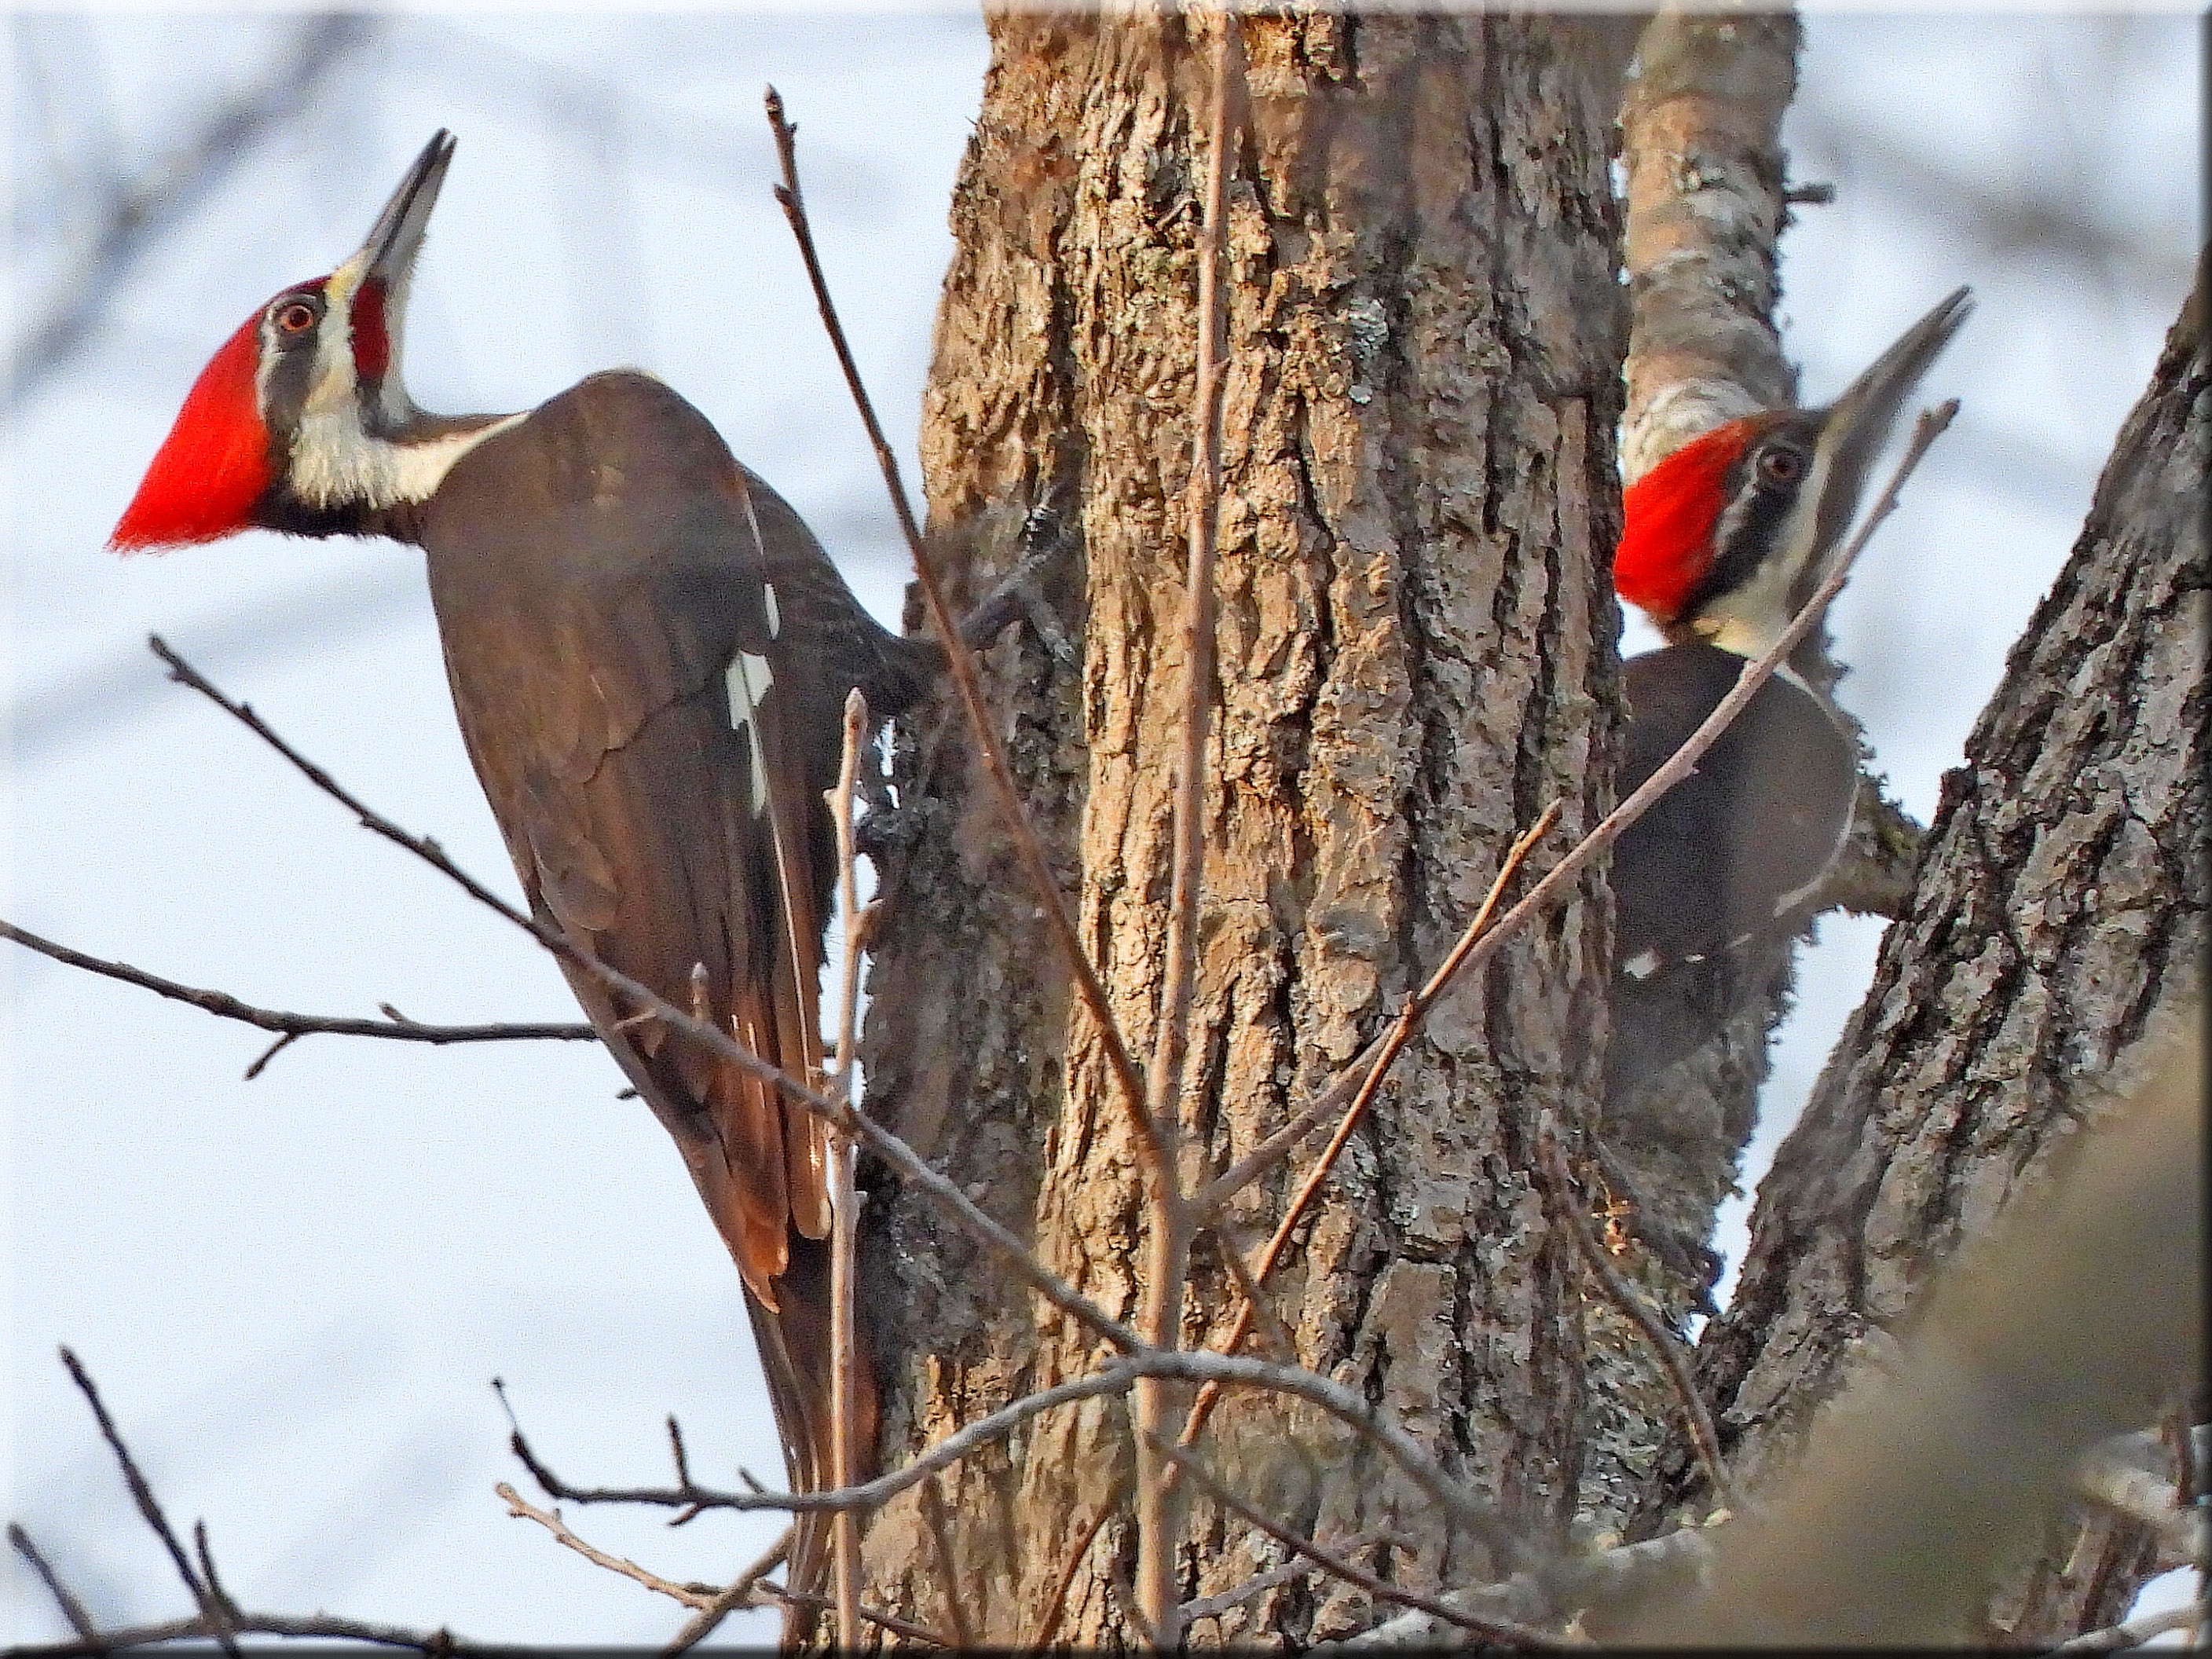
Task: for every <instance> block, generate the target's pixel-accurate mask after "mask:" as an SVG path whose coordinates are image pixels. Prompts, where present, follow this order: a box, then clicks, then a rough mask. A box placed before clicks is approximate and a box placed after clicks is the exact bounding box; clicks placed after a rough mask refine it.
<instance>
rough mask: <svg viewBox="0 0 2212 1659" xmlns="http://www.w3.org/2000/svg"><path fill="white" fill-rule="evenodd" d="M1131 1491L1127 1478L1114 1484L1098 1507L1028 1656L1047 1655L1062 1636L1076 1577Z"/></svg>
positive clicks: (1054, 1589) (1054, 1590) (1055, 1589)
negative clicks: (1054, 1639) (1056, 1637)
mask: <svg viewBox="0 0 2212 1659" xmlns="http://www.w3.org/2000/svg"><path fill="white" fill-rule="evenodd" d="M1128 1487H1129V1483H1128V1478H1127V1476H1126V1475H1125V1476H1124V1477H1123V1478H1122V1479H1121V1480H1117V1481H1115V1483H1114V1490H1113V1491H1111V1492H1109V1493H1107V1494H1106V1498H1105V1500H1104V1501H1103V1503H1101V1504H1099V1505H1098V1513H1097V1514H1096V1515H1094V1516H1091V1524H1090V1525H1089V1526H1087V1527H1085V1528H1084V1529H1083V1535H1082V1536H1081V1537H1080V1538H1079V1539H1077V1540H1076V1541H1075V1547H1074V1548H1073V1549H1072V1550H1070V1551H1069V1552H1068V1553H1067V1560H1066V1564H1065V1565H1062V1566H1061V1568H1060V1577H1059V1578H1057V1579H1056V1580H1054V1583H1053V1587H1052V1596H1051V1599H1049V1600H1048V1601H1046V1602H1045V1604H1044V1616H1043V1617H1042V1619H1040V1620H1038V1621H1037V1633H1036V1639H1035V1640H1033V1641H1031V1642H1029V1643H1027V1644H1024V1647H1023V1649H1022V1652H1023V1653H1024V1655H1026V1656H1035V1655H1036V1654H1041V1653H1042V1652H1044V1651H1045V1650H1047V1649H1048V1648H1049V1647H1050V1646H1051V1645H1052V1638H1054V1637H1055V1636H1057V1635H1059V1634H1060V1618H1061V1616H1062V1615H1063V1614H1064V1613H1066V1611H1067V1592H1068V1591H1069V1590H1070V1589H1073V1588H1074V1585H1075V1575H1076V1573H1077V1572H1078V1571H1079V1570H1080V1569H1081V1567H1082V1565H1083V1558H1084V1557H1085V1556H1086V1555H1088V1554H1090V1553H1091V1546H1092V1545H1093V1544H1095V1543H1097V1541H1098V1534H1100V1533H1102V1532H1103V1531H1104V1530H1105V1529H1106V1523H1107V1522H1108V1521H1109V1520H1111V1519H1112V1518H1113V1515H1114V1511H1115V1510H1118V1509H1120V1508H1121V1500H1122V1498H1124V1497H1125V1496H1127V1492H1128Z"/></svg>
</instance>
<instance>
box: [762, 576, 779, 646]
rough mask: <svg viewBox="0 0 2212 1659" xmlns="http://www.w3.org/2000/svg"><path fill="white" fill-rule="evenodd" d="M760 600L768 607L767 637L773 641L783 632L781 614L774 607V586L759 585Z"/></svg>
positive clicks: (766, 583)
mask: <svg viewBox="0 0 2212 1659" xmlns="http://www.w3.org/2000/svg"><path fill="white" fill-rule="evenodd" d="M761 599H762V602H763V604H765V605H767V606H768V636H769V638H770V639H775V638H777V637H778V636H779V635H781V634H782V632H783V613H782V612H781V611H779V610H777V609H776V606H775V583H774V582H763V583H762V584H761Z"/></svg>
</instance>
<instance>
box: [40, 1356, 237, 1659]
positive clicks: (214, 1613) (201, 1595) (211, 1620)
mask: <svg viewBox="0 0 2212 1659" xmlns="http://www.w3.org/2000/svg"><path fill="white" fill-rule="evenodd" d="M61 1356H62V1364H63V1365H64V1367H65V1368H66V1369H67V1370H68V1371H69V1374H70V1381H71V1382H72V1383H76V1387H77V1392H78V1393H79V1394H82V1395H83V1396H84V1400H85V1403H86V1404H87V1405H88V1406H90V1407H92V1414H93V1416H94V1419H97V1421H98V1422H99V1424H100V1437H101V1438H102V1439H104V1440H106V1442H107V1445H108V1449H109V1450H111V1451H112V1452H113V1453H114V1454H115V1461H116V1462H117V1463H118V1465H120V1466H121V1468H122V1470H123V1480H124V1484H125V1486H129V1487H130V1488H131V1501H132V1502H133V1503H135V1504H137V1506H138V1513H139V1514H140V1515H141V1516H144V1517H145V1521H146V1524H147V1525H148V1526H149V1527H150V1528H153V1530H154V1535H155V1537H156V1538H158V1539H160V1540H161V1547H163V1548H164V1549H166V1550H167V1551H168V1552H169V1559H170V1560H171V1561H173V1562H174V1563H175V1564H176V1568H177V1576H178V1577H179V1578H181V1579H183V1580H184V1581H185V1589H188V1590H190V1591H191V1595H192V1600H193V1601H195V1602H197V1604H198V1606H199V1610H200V1618H201V1620H203V1621H204V1624H205V1625H206V1626H207V1632H206V1633H207V1634H209V1635H210V1636H212V1637H213V1638H215V1640H216V1644H217V1645H218V1646H220V1647H221V1648H222V1650H223V1651H224V1652H225V1653H227V1654H228V1655H230V1656H231V1659H239V1650H238V1642H237V1639H236V1638H235V1637H234V1635H233V1633H232V1632H231V1628H230V1619H229V1610H228V1608H226V1607H224V1606H223V1603H222V1598H220V1597H219V1596H217V1595H216V1594H215V1593H214V1592H213V1591H212V1590H210V1589H209V1587H208V1585H207V1583H205V1582H204V1581H203V1580H202V1579H201V1577H200V1576H199V1574H198V1573H197V1572H196V1571H193V1570H192V1564H191V1558H190V1557H188V1556H187V1555H185V1547H184V1546H183V1545H182V1544H181V1543H179V1542H178V1541H177V1534H175V1532H173V1530H172V1529H171V1528H170V1526H169V1517H168V1516H166V1515H164V1514H162V1513H161V1503H160V1502H159V1500H157V1499H156V1498H155V1496H154V1489H153V1487H152V1486H149V1485H148V1484H147V1481H146V1477H145V1476H144V1475H143V1474H141V1473H140V1472H139V1469H138V1464H137V1460H136V1459H135V1458H133V1457H132V1456H131V1448H130V1447H128V1446H126V1445H125V1444H124V1443H123V1435H122V1432H121V1431H119V1430H118V1429H117V1428H116V1426H115V1419H113V1418H112V1417H110V1416H109V1415H108V1414H107V1407H106V1404H105V1402H103V1401H101V1399H100V1390H99V1389H98V1388H96V1387H95V1386H94V1383H93V1380H92V1376H91V1374H90V1373H88V1371H87V1370H85V1368H84V1366H83V1365H82V1364H81V1363H80V1362H79V1361H78V1359H77V1357H76V1355H75V1354H74V1353H72V1352H70V1351H69V1349H67V1348H64V1349H62V1350H61Z"/></svg>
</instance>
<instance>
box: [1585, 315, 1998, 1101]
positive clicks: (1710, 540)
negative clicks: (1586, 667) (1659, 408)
mask: <svg viewBox="0 0 2212 1659" xmlns="http://www.w3.org/2000/svg"><path fill="white" fill-rule="evenodd" d="M1968 308H1969V302H1968V299H1967V295H1966V290H1965V289H1960V290H1959V291H1958V292H1957V293H1955V294H1953V295H1950V296H1949V297H1948V299H1946V300H1945V301H1943V302H1942V304H1940V305H1938V306H1937V307H1936V308H1935V309H1934V310H1933V311H1931V312H1929V314H1928V315H1927V316H1925V317H1923V319H1921V320H1920V321H1919V322H1918V323H1917V324H1915V325H1913V326H1912V328H1911V329H1910V330H1908V331H1906V333H1905V335H1904V336H1903V337H1901V338H1900V339H1899V341H1898V342H1897V343H1895V344H1894V345H1893V346H1892V347H1891V348H1890V349H1888V350H1887V352H1885V353H1883V354H1882V356H1881V358H1880V359H1879V360H1878V361H1877V362H1875V364H1874V365H1873V367H1871V368H1869V369H1868V370H1867V371H1866V373H1865V374H1862V375H1861V376H1860V377H1859V378H1858V379H1857V380H1855V381H1854V382H1853V383H1852V384H1851V386H1850V388H1849V389H1848V390H1846V391H1845V392H1844V394H1843V396H1842V397H1840V398H1838V399H1837V400H1836V402H1835V403H1834V404H1831V405H1830V406H1829V407H1828V408H1826V409H1823V410H1774V411H1770V412H1768V413H1765V414H1761V415H1755V416H1750V417H1748V418H1747V419H1744V420H1741V421H1735V422H1729V424H1728V425H1725V426H1723V427H1721V428H1717V429H1716V430H1714V431H1712V432H1709V433H1706V434H1705V435H1703V436H1701V437H1699V438H1697V439H1694V440H1692V441H1691V442H1690V443H1688V444H1686V445H1684V446H1683V447H1681V448H1680V449H1678V450H1676V451H1675V452H1674V453H1672V454H1670V455H1668V457H1667V458H1666V459H1664V460H1662V461H1661V462H1660V463H1659V465H1657V466H1656V467H1654V468H1652V469H1651V471H1650V472H1648V473H1646V474H1645V475H1644V477H1642V478H1640V479H1639V480H1638V481H1637V483H1635V484H1634V485H1633V486H1632V488H1631V489H1629V490H1628V491H1627V493H1626V496H1625V497H1624V500H1623V529H1622V534H1621V539H1620V550H1619V551H1618V553H1617V554H1616V556H1615V559H1614V580H1615V584H1616V586H1618V587H1619V589H1620V595H1621V597H1622V598H1623V599H1627V600H1628V601H1630V602H1631V603H1632V604H1635V605H1639V606H1641V607H1642V608H1643V609H1644V610H1645V611H1648V612H1649V613H1650V616H1651V617H1652V619H1653V621H1654V622H1656V623H1657V624H1658V625H1659V627H1660V629H1662V632H1664V633H1665V635H1667V638H1668V644H1667V645H1666V647H1664V648H1662V649H1661V650H1658V651H1654V652H1649V653H1644V655H1641V656H1638V657H1634V658H1632V659H1629V661H1628V662H1627V663H1626V664H1625V665H1623V678H1624V679H1625V682H1626V692H1627V701H1628V714H1629V726H1628V729H1627V732H1626V740H1625V743H1624V745H1623V754H1622V757H1621V764H1620V772H1619V775H1618V787H1619V790H1620V793H1623V794H1626V793H1627V792H1628V791H1630V790H1632V789H1633V788H1635V787H1638V785H1640V784H1641V783H1642V782H1643V781H1644V780H1645V779H1647V778H1649V777H1650V775H1651V774H1652V773H1653V772H1655V771H1656V770H1657V769H1658V768H1659V767H1660V766H1661V765H1662V763H1664V762H1665V761H1666V760H1667V758H1668V757H1669V756H1671V755H1672V754H1673V753H1674V751H1675V750H1676V749H1678V748H1679V747H1680V745H1681V744H1682V742H1683V740H1684V739H1685V738H1687V737H1688V736H1689V735H1690V733H1691V732H1693V731H1695V730H1696V729H1697V727H1698V726H1699V725H1700V724H1701V723H1702V722H1703V721H1704V720H1705V717H1706V716H1707V715H1708V714H1711V712H1712V711H1713V709H1714V708H1715V707H1716V706H1717V704H1718V703H1719V702H1720V701H1721V699H1722V698H1723V696H1726V695H1727V694H1728V692H1729V690H1731V689H1732V688H1733V687H1734V686H1735V683H1736V681H1737V679H1738V678H1739V677H1740V675H1741V671H1742V670H1743V668H1744V665H1745V663H1746V661H1747V659H1755V658H1757V657H1759V656H1762V655H1764V654H1765V652H1766V651H1767V649H1768V648H1769V647H1771V645H1773V644H1774V643H1775V641H1778V640H1779V639H1780V637H1781V636H1782V635H1783V633H1784V630H1785V629H1787V627H1788V625H1789V623H1790V619H1791V618H1792V617H1794V616H1795V615H1796V612H1797V611H1799V610H1800V609H1801V608H1802V606H1803V605H1805V603H1806V602H1807V601H1808V599H1811V597H1812V596H1813V594H1814V592H1815V591H1816V590H1817V589H1818V588H1819V586H1820V584H1821V583H1822V582H1823V581H1825V580H1826V579H1827V575H1828V573H1829V571H1830V570H1831V569H1832V568H1833V563H1834V561H1835V559H1836V557H1837V556H1838V554H1839V553H1840V552H1841V550H1842V548H1843V544H1844V536H1845V532H1847V531H1848V529H1849V528H1850V523H1851V520H1852V519H1853V517H1854V515H1855V514H1856V513H1857V507H1858V502H1859V498H1860V495H1861V494H1862V492H1863V489H1864V486H1865V483H1866V480H1867V476H1868V473H1869V471H1870V470H1871V468H1872V466H1873V464H1874V461H1875V459H1876V457H1877V455H1878V454H1879V453H1880V451H1881V447H1882V445H1883V442H1884V441H1885V440H1886V439H1887V436H1888V435H1889V433H1890V430H1891V428H1892V427H1893V425H1894V423H1895V421H1896V417H1897V414H1898V411H1899V410H1900V409H1901V408H1902V407H1903V405H1904V403H1905V399H1906V398H1908V397H1910V396H1911V392H1912V389H1913V387H1914V386H1916V385H1917V383H1918V381H1919V380H1920V378H1921V376H1922V375H1923V374H1924V373H1925V372H1926V370H1927V368H1928V366H1929V364H1930V363H1931V362H1933V361H1934V360H1935V357H1936V354H1937V353H1938V352H1940V351H1941V350H1942V349H1943V347H1944V345H1945V344H1946V343H1948V341H1949V340H1950V338H1951V337H1952V335H1953V334H1954V333H1955V332H1956V331H1957V330H1958V328H1959V325H1960V324H1961V323H1962V322H1963V321H1964V320H1965V319H1966V313H1967V311H1968ZM1857 787H1858V754H1857V744H1856V742H1855V741H1854V739H1853V738H1852V737H1851V735H1850V732H1848V731H1847V729H1846V728H1845V727H1844V724H1843V723H1842V720H1841V719H1840V717H1839V716H1838V714H1837V711H1836V709H1835V708H1834V707H1833V705H1832V703H1831V702H1829V700H1828V698H1827V697H1826V695H1824V693H1822V692H1821V691H1820V690H1816V689H1815V688H1814V685H1812V684H1810V683H1808V680H1807V679H1805V678H1803V677H1802V676H1801V675H1800V674H1799V673H1798V672H1797V671H1796V670H1794V669H1793V668H1791V667H1790V665H1789V664H1788V663H1786V662H1785V663H1784V665H1783V666H1782V667H1781V669H1780V670H1779V671H1778V672H1777V673H1776V674H1775V675H1774V676H1773V677H1772V678H1770V679H1769V680H1767V681H1766V683H1765V684H1764V685H1763V686H1762V687H1761V688H1760V689H1759V693H1758V694H1757V696H1755V697H1754V698H1753V700H1752V702H1750V704H1749V705H1748V706H1747V708H1745V709H1744V710H1743V711H1742V712H1741V714H1739V715H1738V716H1737V717H1736V719H1735V721H1734V723H1733V724H1731V725H1730V726H1729V728H1728V729H1727V731H1726V732H1723V734H1722V735H1721V737H1720V738H1719V739H1718V740H1717V742H1716V743H1715V744H1714V745H1713V746H1712V748H1711V749H1710V750H1707V751H1706V753H1705V756H1704V757H1703V758H1702V759H1701V760H1700V761H1699V763H1698V767H1697V769H1696V771H1695V772H1693V773H1692V775H1690V776H1689V777H1688V778H1686V779H1685V780H1684V781H1682V782H1680V783H1679V784H1677V785H1676V786H1675V787H1674V788H1673V789H1672V790H1670V791H1669V792H1668V793H1667V794H1666V795H1664V796H1662V798H1661V799H1659V801H1658V802H1657V803H1656V805H1654V806H1653V807H1652V809H1651V810H1650V811H1649V812H1647V813H1646V814H1645V815H1644V817H1641V818H1640V819H1638V821H1637V822H1636V823H1634V824H1633V825H1632V826H1631V827H1630V829H1628V830H1627V831H1626V833H1625V834H1624V835H1623V836H1621V838H1620V842H1619V844H1618V845H1617V847H1616V848H1615V849H1614V854H1613V873H1612V884H1613V896H1614V899H1615V902H1616V913H1617V917H1618V927H1617V937H1616V945H1615V951H1614V963H1615V968H1614V978H1613V994H1612V997H1611V1002H1612V1009H1613V1042H1612V1048H1611V1057H1610V1059H1609V1061H1608V1066H1607V1069H1608V1072H1609V1073H1611V1076H1612V1079H1613V1081H1612V1082H1611V1083H1610V1084H1609V1085H1608V1095H1609V1096H1610V1097H1619V1096H1620V1093H1621V1092H1622V1091H1623V1089H1624V1088H1628V1087H1632V1086H1634V1085H1641V1084H1642V1083H1644V1082H1646V1081H1648V1080H1649V1079H1650V1077H1651V1075H1652V1074H1654V1073H1656V1072H1657V1071H1659V1070H1661V1069H1663V1068H1664V1067H1665V1066H1668V1065H1670V1064H1672V1063H1673V1062H1674V1060H1679V1059H1681V1058H1682V1057H1684V1056H1685V1055H1686V1054H1690V1053H1692V1052H1693V1051H1695V1050H1696V1049H1698V1048H1701V1047H1702V1046H1703V1045H1704V1044H1705V1042H1707V1041H1708V1040H1710V1039H1711V1037H1712V1036H1714V1035H1715V1033H1716V1032H1717V1030H1718V1029H1719V1027H1720V1026H1721V1024H1723V1023H1725V1021H1726V1020H1727V1019H1728V1018H1729V1017H1730V1016H1731V1015H1732V1014H1733V1013H1734V1012H1735V1010H1736V1009H1737V1008H1739V1007H1741V1006H1742V1005H1743V1003H1744V1001H1745V1000H1746V999H1747V997H1748V996H1749V995H1750V994H1752V993H1753V991H1755V990H1756V989H1757V988H1758V987H1759V986H1761V985H1763V984H1765V982H1766V981H1767V980H1768V979H1769V978H1770V977H1771V975H1773V973H1774V972H1775V971H1776V969H1778V967H1779V965H1780V963H1781V961H1782V959H1783V953H1784V951H1786V947H1787V945H1788V941H1789V940H1790V939H1791V938H1792V937H1794V936H1795V934H1796V933H1797V932H1798V930H1799V929H1800V928H1802V927H1803V925H1804V923H1805V921H1806V920H1807V918H1808V915H1810V914H1811V912H1810V909H1809V905H1810V902H1811V901H1813V899H1814V896H1815V895H1816V894H1817V892H1818V890H1819V888H1820V882H1821V878H1823V877H1824V876H1825V875H1826V873H1827V872H1828V870H1829V869H1830V867H1831V866H1832V865H1833V864H1834V862H1835V860H1836V859H1837V857H1838V854H1840V853H1841V852H1842V850H1843V848H1844V844H1845V842H1846V841H1847V839H1848V837H1849V836H1850V827H1851V808H1852V802H1853V800H1854V799H1855V797H1856V795H1857Z"/></svg>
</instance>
